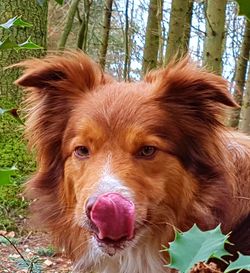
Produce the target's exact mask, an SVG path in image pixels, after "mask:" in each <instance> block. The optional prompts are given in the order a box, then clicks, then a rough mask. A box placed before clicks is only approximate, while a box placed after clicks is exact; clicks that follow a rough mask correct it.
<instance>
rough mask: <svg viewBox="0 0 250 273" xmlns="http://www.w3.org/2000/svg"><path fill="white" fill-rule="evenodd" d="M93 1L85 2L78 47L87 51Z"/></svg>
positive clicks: (87, 0)
mask: <svg viewBox="0 0 250 273" xmlns="http://www.w3.org/2000/svg"><path fill="white" fill-rule="evenodd" d="M91 4H92V1H90V0H84V10H83V13H82V18H81V20H82V22H81V26H80V30H79V33H78V40H77V47H78V48H80V49H82V50H83V51H86V47H87V37H88V25H89V14H90V6H91Z"/></svg>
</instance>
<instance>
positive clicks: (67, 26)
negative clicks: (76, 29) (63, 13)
mask: <svg viewBox="0 0 250 273" xmlns="http://www.w3.org/2000/svg"><path fill="white" fill-rule="evenodd" d="M79 2H80V0H72V3H71V5H70V8H69V11H68V15H67V19H66V23H65V26H64V30H63V33H62V35H61V37H60V41H59V44H58V49H59V50H64V48H65V45H66V42H67V39H68V36H69V33H70V31H71V29H72V25H73V22H74V17H75V14H76V10H77V7H78V4H79Z"/></svg>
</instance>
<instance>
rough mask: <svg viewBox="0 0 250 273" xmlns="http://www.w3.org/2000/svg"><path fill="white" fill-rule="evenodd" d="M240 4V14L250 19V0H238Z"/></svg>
mask: <svg viewBox="0 0 250 273" xmlns="http://www.w3.org/2000/svg"><path fill="white" fill-rule="evenodd" d="M236 1H237V2H238V4H239V7H240V10H239V15H245V16H246V17H247V18H248V19H249V20H250V5H249V4H250V3H249V0H236Z"/></svg>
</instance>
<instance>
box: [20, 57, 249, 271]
mask: <svg viewBox="0 0 250 273" xmlns="http://www.w3.org/2000/svg"><path fill="white" fill-rule="evenodd" d="M19 66H22V67H24V68H25V72H24V74H23V76H22V77H21V78H20V79H18V80H17V81H16V83H17V84H18V85H20V86H23V87H25V89H26V90H27V99H26V105H27V107H26V110H27V123H26V124H27V127H26V135H27V138H28V140H29V142H30V146H31V147H33V148H34V149H35V150H36V153H37V163H38V170H37V172H36V174H35V175H34V176H33V178H32V179H31V180H30V181H28V183H27V186H26V189H27V192H28V194H29V195H30V197H31V198H32V199H36V201H34V203H33V207H34V208H33V211H35V212H36V213H35V215H36V216H37V217H39V218H38V219H39V220H38V221H39V225H41V223H42V224H43V226H44V227H45V228H46V229H47V230H49V231H50V232H51V234H52V235H53V238H54V242H55V243H56V245H57V246H59V247H63V248H65V250H66V252H67V253H68V255H69V256H70V257H71V258H72V259H73V260H75V261H77V260H79V259H80V258H81V256H82V255H83V254H84V253H86V252H87V251H90V250H89V249H88V244H87V243H85V242H86V241H87V240H88V239H89V237H90V236H91V234H90V233H89V231H87V230H85V229H84V228H82V227H80V225H78V224H77V221H78V220H76V217H75V215H77V217H78V219H79V221H80V219H81V217H82V214H83V213H84V211H83V207H84V204H85V202H86V200H87V198H88V197H90V196H91V195H93V194H94V193H95V191H96V189H97V183H98V181H99V179H100V172H99V171H100V169H101V168H102V166H103V165H104V164H105V162H106V159H107V156H108V155H109V154H112V172H113V173H115V175H116V176H117V177H119V179H120V180H121V181H123V183H124V184H125V185H126V187H128V188H129V189H131V191H132V192H133V193H134V194H135V204H136V212H137V216H136V217H137V224H138V227H140V225H141V224H142V223H144V224H143V225H146V226H147V228H149V229H150V232H151V233H152V234H155V236H156V237H157V236H159V237H160V235H159V234H164V235H162V238H164V241H163V239H161V240H159V249H160V248H161V244H167V243H168V242H169V241H171V240H172V239H173V228H172V227H173V226H176V227H177V228H179V229H181V230H187V229H189V228H190V227H191V226H192V225H193V224H194V223H197V225H198V226H199V227H200V228H202V229H204V230H205V229H211V228H214V227H215V226H216V225H218V224H219V223H222V228H223V231H224V232H229V231H230V230H235V229H236V228H237V226H238V227H239V226H240V224H241V222H242V221H244V218H245V217H247V216H248V215H249V212H250V201H249V198H250V179H249V177H250V176H249V175H250V168H249V167H250V144H249V143H250V142H249V139H248V138H246V137H244V136H242V135H240V134H235V133H230V132H227V130H226V129H225V127H224V126H223V118H224V110H225V107H235V106H236V104H235V102H234V101H233V100H232V98H231V95H230V94H229V92H228V84H227V82H226V81H225V80H224V79H222V78H221V77H219V76H216V75H213V74H211V73H207V72H206V71H204V70H202V69H198V68H197V67H196V66H195V65H194V64H192V63H190V62H189V60H188V59H187V58H185V59H183V60H182V61H181V62H179V63H177V64H175V63H171V64H170V65H169V66H168V67H167V68H165V69H161V70H156V71H154V72H151V73H149V74H148V75H147V76H146V77H145V79H144V80H143V81H141V82H138V83H124V82H116V81H114V80H112V79H111V78H110V77H109V76H107V75H105V74H103V72H102V71H101V70H100V68H99V66H98V65H97V64H95V63H94V62H93V61H92V60H90V59H89V58H88V57H87V56H86V55H83V54H81V53H67V54H65V55H64V56H50V57H46V58H44V59H42V60H36V59H35V60H28V61H25V62H22V63H21V64H19ZM79 145H85V146H88V147H90V150H91V156H90V158H89V159H88V160H78V159H76V158H75V157H74V155H73V151H74V148H75V147H76V146H79ZM144 145H152V146H155V147H157V149H158V151H157V153H156V155H155V156H154V157H153V158H152V159H141V158H137V156H136V154H137V151H138V150H139V149H140V148H141V147H142V146H144ZM145 223H146V224H145ZM242 223H243V222H242ZM248 229H249V227H248ZM244 230H246V228H245V229H244ZM235 232H236V231H235ZM235 234H236V233H235ZM234 241H235V242H237V238H234ZM244 241H245V242H247V244H248V246H249V242H250V238H249V236H247V235H246V237H244ZM247 248H248V247H247ZM243 249H244V247H243ZM248 252H249V249H248ZM91 266H93V265H90V266H89V267H91ZM93 268H94V266H93ZM84 272H85V271H84ZM86 272H87V271H86ZM138 272H139V271H138ZM140 272H141V271H140ZM144 272H147V271H146V270H145V271H144ZM127 273H131V272H127Z"/></svg>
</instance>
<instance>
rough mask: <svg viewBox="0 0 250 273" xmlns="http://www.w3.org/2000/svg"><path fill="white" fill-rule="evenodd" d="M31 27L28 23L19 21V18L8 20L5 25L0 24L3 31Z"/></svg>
mask: <svg viewBox="0 0 250 273" xmlns="http://www.w3.org/2000/svg"><path fill="white" fill-rule="evenodd" d="M13 26H15V27H32V24H31V23H29V22H25V21H23V20H22V19H21V17H20V16H19V17H17V16H15V17H13V18H11V19H9V20H8V21H7V22H6V23H3V24H0V27H2V28H4V29H10V28H11V27H13Z"/></svg>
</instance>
